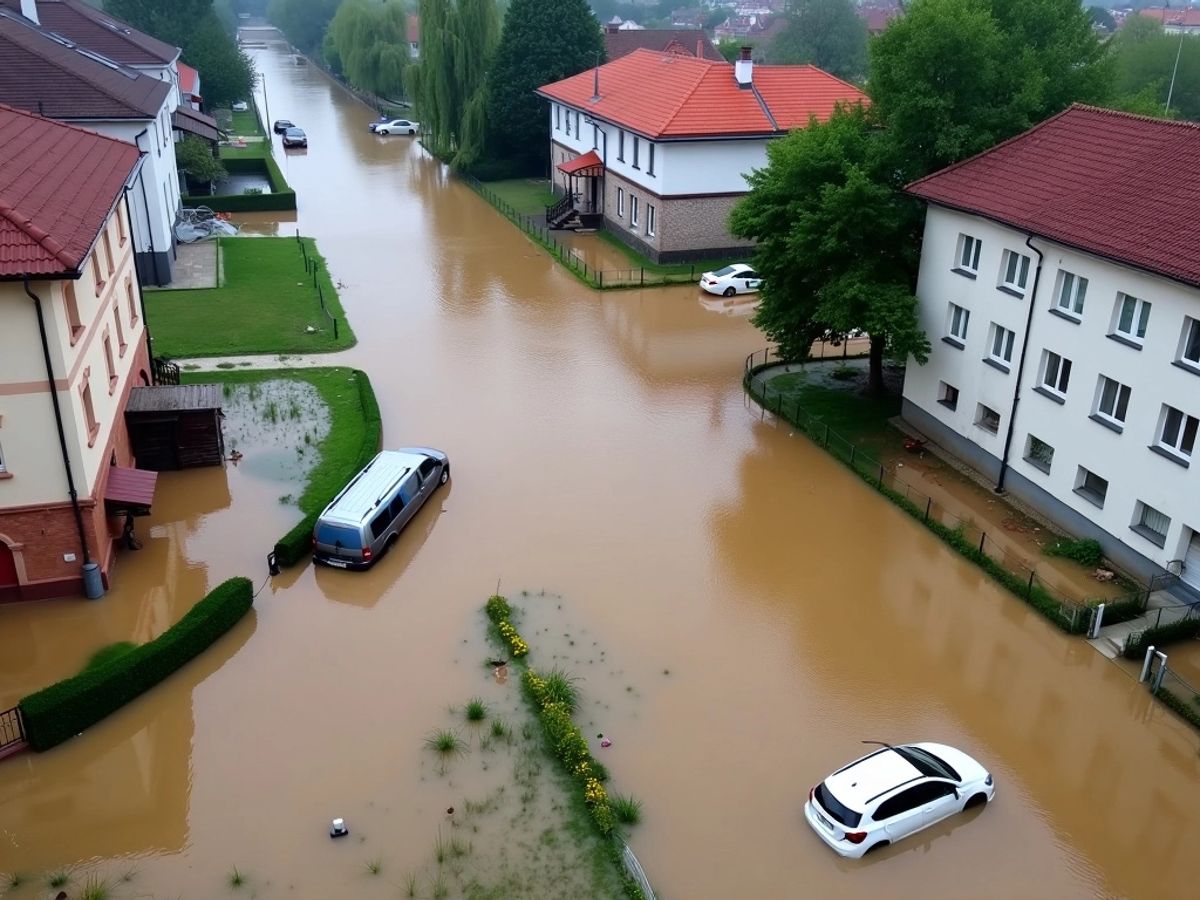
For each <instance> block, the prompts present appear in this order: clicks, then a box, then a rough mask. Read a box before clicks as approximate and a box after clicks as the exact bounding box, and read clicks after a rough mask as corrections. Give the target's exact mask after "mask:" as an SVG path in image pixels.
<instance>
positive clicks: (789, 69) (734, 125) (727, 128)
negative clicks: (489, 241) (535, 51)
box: [538, 49, 866, 262]
mask: <svg viewBox="0 0 1200 900" xmlns="http://www.w3.org/2000/svg"><path fill="white" fill-rule="evenodd" d="M538 94H539V95H541V96H542V97H544V98H546V99H547V100H549V101H550V109H549V116H550V163H551V166H552V170H553V184H554V187H555V190H556V191H559V192H561V193H563V194H564V195H565V196H566V197H567V198H569V203H564V204H563V206H564V207H569V208H564V209H561V210H556V211H555V213H554V215H552V216H551V223H550V224H552V225H555V226H559V225H561V224H563V223H564V222H565V221H568V220H569V217H570V216H571V214H572V213H575V214H577V215H578V216H579V218H580V219H581V220H582V221H583V223H584V224H599V223H601V222H603V223H604V224H605V225H606V226H607V227H608V228H609V229H610V230H611V231H612V233H613V234H614V235H616V236H618V237H620V238H621V240H623V241H625V242H626V243H628V244H629V245H630V246H632V247H634V248H635V249H637V250H639V251H640V252H642V253H643V254H645V255H646V256H649V257H650V258H652V259H654V260H655V261H658V262H670V261H678V260H687V259H704V258H711V257H714V256H721V255H727V254H729V253H733V252H740V251H741V250H743V249H744V248H745V247H746V246H747V244H746V242H744V241H740V240H738V239H736V238H734V237H733V236H732V235H731V234H730V233H729V229H728V218H729V213H730V210H732V209H733V206H734V204H735V203H736V202H737V201H738V200H739V199H740V198H741V197H743V196H745V194H746V192H747V185H746V175H747V174H748V173H749V172H750V171H751V170H752V169H756V168H762V167H763V166H765V165H766V164H767V143H768V142H769V141H772V140H775V139H777V138H780V137H783V136H784V135H786V134H787V133H788V132H789V131H791V130H792V129H794V128H803V127H804V126H805V125H807V124H808V123H809V121H810V120H811V119H812V118H814V117H815V118H816V119H817V120H818V121H824V120H825V119H828V118H829V116H830V115H831V114H832V113H833V110H834V107H835V106H836V105H837V104H838V103H864V102H866V97H865V95H864V94H863V93H862V92H861V91H859V90H858V89H857V88H856V87H854V86H853V85H851V84H847V83H846V82H844V81H841V80H840V79H837V78H835V77H833V76H832V75H830V74H829V73H827V72H823V71H821V70H820V69H817V68H815V67H813V66H762V65H756V64H755V63H754V62H752V61H751V60H750V58H749V53H748V52H743V58H742V59H740V60H738V61H737V62H736V63H735V64H730V63H727V62H723V61H722V62H715V61H712V60H707V59H698V58H696V57H690V56H680V55H676V54H669V53H656V52H654V51H652V50H645V49H642V50H635V51H634V52H632V53H630V54H628V55H626V56H622V57H621V58H619V59H616V60H614V61H612V62H609V63H605V64H604V65H602V66H599V67H597V68H595V69H590V70H588V71H586V72H581V73H579V74H578V75H573V76H571V77H570V78H566V79H563V80H562V81H557V82H554V83H553V84H547V85H545V86H543V87H542V88H540V89H539V90H538Z"/></svg>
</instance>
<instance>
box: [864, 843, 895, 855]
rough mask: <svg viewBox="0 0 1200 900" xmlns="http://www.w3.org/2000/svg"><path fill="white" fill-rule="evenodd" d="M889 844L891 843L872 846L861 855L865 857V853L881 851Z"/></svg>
mask: <svg viewBox="0 0 1200 900" xmlns="http://www.w3.org/2000/svg"><path fill="white" fill-rule="evenodd" d="M890 843H891V841H880V842H879V843H878V844H872V845H871V846H870V847H868V848H867V851H866V853H864V854H863V856H866V855H867V853H874V852H875V851H876V850H882V849H883V848H884V847H886V846H888V845H889V844H890Z"/></svg>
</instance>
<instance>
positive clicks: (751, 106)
mask: <svg viewBox="0 0 1200 900" xmlns="http://www.w3.org/2000/svg"><path fill="white" fill-rule="evenodd" d="M733 72H734V67H733V66H732V65H731V64H730V63H726V62H719V63H718V62H711V61H709V60H705V59H696V58H695V57H689V56H673V55H671V54H666V53H655V52H654V51H652V50H644V49H642V50H635V51H633V52H632V53H630V54H628V55H627V56H622V57H621V58H619V59H616V60H614V61H612V62H609V63H605V64H604V65H602V66H601V67H600V99H599V100H597V101H595V102H593V101H592V99H591V98H592V93H593V84H594V74H595V73H594V70H593V69H588V70H587V71H585V72H580V73H579V74H578V75H572V76H571V77H570V78H564V79H563V80H562V81H556V82H554V83H553V84H547V85H543V86H542V87H541V88H540V89H539V90H538V93H539V94H540V95H541V96H543V97H546V98H548V99H551V100H556V101H558V102H560V103H564V104H566V105H568V106H574V107H576V108H578V109H580V110H583V111H585V112H587V113H589V114H590V115H594V116H596V117H597V118H600V119H604V120H605V121H608V122H613V123H614V124H617V125H621V126H623V127H625V128H628V129H629V130H630V131H636V132H638V133H640V134H644V135H646V136H647V137H652V138H660V137H666V138H672V137H676V138H682V137H699V138H703V137H720V136H730V135H744V134H774V133H778V132H781V131H787V130H789V129H792V128H800V127H802V126H804V125H807V124H808V120H809V117H810V116H816V117H817V119H818V120H819V121H824V120H825V119H828V118H829V116H830V115H831V114H832V113H833V108H834V106H835V104H837V103H838V102H839V101H845V102H850V103H855V102H863V103H865V102H867V98H866V95H865V94H863V93H862V92H861V91H860V90H859V89H858V88H856V87H854V85H852V84H847V83H846V82H844V81H841V80H839V79H837V78H834V77H833V76H832V75H830V74H829V73H828V72H823V71H822V70H820V69H818V68H816V67H815V66H761V65H755V66H754V70H753V81H754V86H755V88H756V90H746V89H744V88H739V87H738V84H737V81H735V80H734V75H733ZM768 111H769V112H768Z"/></svg>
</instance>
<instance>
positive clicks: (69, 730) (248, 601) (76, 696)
mask: <svg viewBox="0 0 1200 900" xmlns="http://www.w3.org/2000/svg"><path fill="white" fill-rule="evenodd" d="M253 602H254V588H253V586H252V585H251V583H250V579H249V578H230V579H229V580H228V581H225V582H223V583H221V584H219V585H217V586H216V587H215V588H214V589H213V590H212V591H210V592H209V593H208V595H207V596H206V597H204V598H203V599H202V600H200V602H199V603H197V604H196V605H195V606H193V607H192V608H191V610H189V611H188V613H187V615H185V616H184V617H183V618H182V619H180V620H179V621H178V622H177V623H176V624H175V625H172V626H171V627H170V628H168V629H167V630H166V631H164V632H163V633H162V634H160V635H159V636H158V637H156V638H155V639H154V640H152V641H150V642H148V643H145V644H142V645H141V646H140V647H136V648H134V649H132V650H129V651H128V652H126V653H123V654H121V655H119V656H117V657H116V658H113V659H110V660H108V661H107V662H103V663H101V664H99V665H97V666H95V667H93V668H89V669H85V670H84V671H83V672H80V673H79V674H78V675H74V676H72V677H71V678H66V679H64V680H62V681H60V682H58V683H57V684H52V685H50V686H49V687H47V688H43V689H42V690H40V691H38V692H37V693H35V694H30V695H29V696H28V697H25V698H24V699H22V700H21V702H20V704H19V705H20V707H21V717H22V718H23V719H24V720H25V731H26V735H27V737H28V739H29V745H30V746H31V747H32V748H33V749H34V750H39V751H40V750H48V749H50V748H51V747H54V746H55V745H57V744H61V743H62V742H63V741H65V740H67V739H68V738H72V737H74V736H75V735H77V734H79V733H80V732H81V731H83V730H84V729H85V728H88V727H90V726H92V725H95V724H96V723H97V722H99V721H100V720H101V719H103V718H104V717H105V716H107V715H108V714H109V713H112V712H115V711H116V710H118V709H120V708H121V707H122V706H124V705H125V704H126V703H128V702H129V701H131V700H133V699H134V698H136V697H138V696H139V695H141V694H142V693H144V692H146V691H148V690H149V689H150V688H152V687H154V686H155V685H156V684H158V683H159V682H160V681H162V680H163V679H164V678H166V677H167V676H168V675H170V674H171V673H172V672H175V671H176V670H178V669H180V668H182V667H183V666H184V665H185V664H186V663H187V662H189V661H190V660H192V659H194V658H195V657H196V656H198V655H200V653H202V652H203V651H204V650H206V649H207V648H208V647H209V646H211V645H212V644H213V643H214V642H215V641H216V640H217V638H219V637H221V635H223V634H225V632H227V631H228V630H229V629H230V628H232V627H233V626H234V625H235V624H236V623H237V622H238V621H239V620H240V619H241V618H242V616H244V615H245V614H246V613H247V612H249V610H250V607H251V605H252V604H253Z"/></svg>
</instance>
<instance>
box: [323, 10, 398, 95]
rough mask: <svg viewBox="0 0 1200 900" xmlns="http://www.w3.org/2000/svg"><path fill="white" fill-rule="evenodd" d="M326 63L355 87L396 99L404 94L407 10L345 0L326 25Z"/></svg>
mask: <svg viewBox="0 0 1200 900" xmlns="http://www.w3.org/2000/svg"><path fill="white" fill-rule="evenodd" d="M326 38H327V41H326V45H325V47H324V53H325V56H326V60H327V61H328V62H329V63H330V65H334V64H335V63H336V65H337V67H338V68H340V71H341V72H342V74H343V75H345V76H346V78H347V79H349V81H350V83H351V84H353V85H354V86H355V87H359V88H362V89H363V90H367V91H370V92H371V93H373V94H378V95H379V96H381V97H387V98H397V97H400V96H402V95H403V94H404V81H405V69H406V68H408V66H409V63H410V59H409V53H408V9H407V8H406V7H405V5H404V4H403V3H401V2H397V0H391V2H385V3H370V2H368V0H345V2H344V3H343V4H342V5H341V6H340V7H338V11H337V14H336V15H335V16H334V17H333V20H332V21H331V22H330V23H329V32H328V33H327V35H326Z"/></svg>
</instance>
